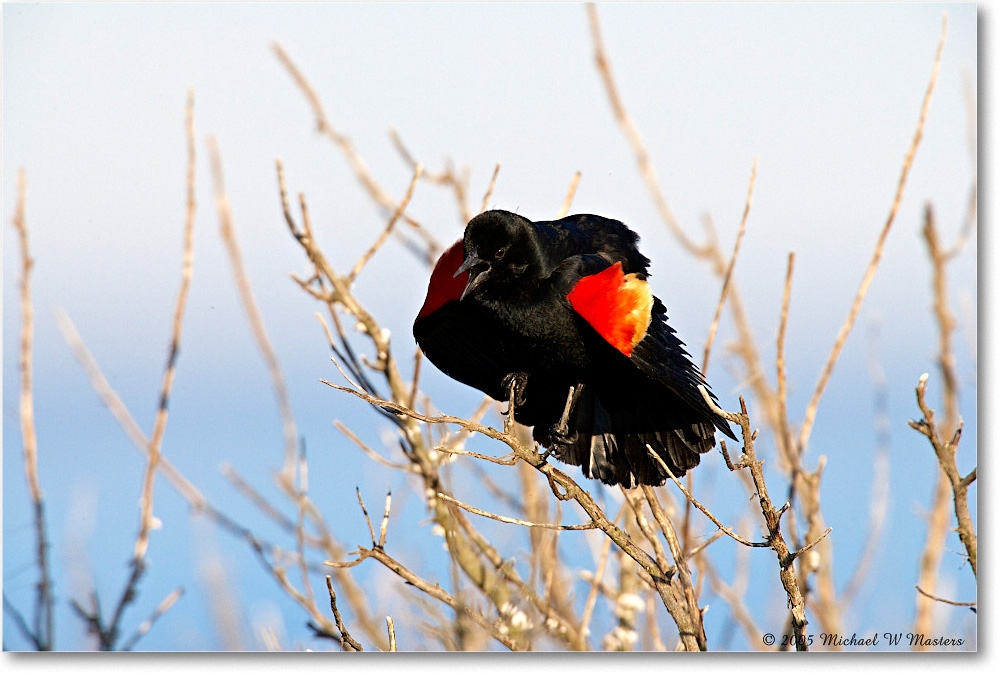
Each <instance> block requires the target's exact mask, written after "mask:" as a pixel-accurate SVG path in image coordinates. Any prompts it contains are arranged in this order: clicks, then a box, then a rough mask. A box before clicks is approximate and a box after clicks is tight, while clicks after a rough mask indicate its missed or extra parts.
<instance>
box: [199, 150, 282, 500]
mask: <svg viewBox="0 0 1000 675" xmlns="http://www.w3.org/2000/svg"><path fill="white" fill-rule="evenodd" d="M208 153H209V157H210V158H211V161H212V178H213V180H214V183H215V207H216V210H217V211H218V213H219V224H220V233H221V235H222V241H223V243H224V244H225V246H226V253H227V254H228V256H229V264H230V266H231V267H232V272H233V278H234V280H235V281H236V288H237V290H238V291H239V295H240V302H241V303H242V304H243V311H244V313H245V314H246V316H247V320H248V321H249V322H250V329H251V332H252V334H253V337H254V342H256V344H257V349H258V350H259V351H260V353H261V356H262V357H263V358H264V362H265V363H266V364H267V371H268V374H269V375H270V376H271V384H272V386H273V388H274V395H275V398H276V399H277V403H278V410H279V412H280V413H281V427H282V430H283V432H284V437H285V464H284V467H283V468H282V470H281V474H280V475H279V481H280V482H281V484H282V487H284V488H285V489H286V490H287V491H289V492H292V491H293V488H292V477H293V476H294V474H295V455H296V450H297V446H298V432H297V431H296V429H295V417H294V415H293V414H292V404H291V401H290V400H289V397H288V388H287V387H286V386H285V376H284V374H283V373H282V371H281V364H280V363H279V362H278V355H277V353H276V352H275V350H274V346H273V345H272V344H271V339H270V338H269V337H268V335H267V329H266V328H265V326H264V317H263V316H262V315H261V313H260V308H259V307H258V305H257V300H256V299H255V298H254V294H253V289H252V288H251V286H250V279H249V277H247V274H246V269H245V267H244V265H243V254H242V253H241V252H240V246H239V242H238V241H237V239H236V230H235V227H234V225H233V216H232V211H231V209H230V207H229V197H228V195H227V194H226V186H225V182H224V179H223V173H222V157H221V155H220V153H219V146H218V143H217V142H216V141H215V138H211V137H210V138H209V140H208Z"/></svg>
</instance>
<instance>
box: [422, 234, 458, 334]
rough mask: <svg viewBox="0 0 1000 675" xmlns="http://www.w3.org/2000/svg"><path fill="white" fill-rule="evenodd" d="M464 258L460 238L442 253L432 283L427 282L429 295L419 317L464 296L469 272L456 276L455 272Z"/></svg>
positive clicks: (432, 274) (435, 266)
mask: <svg viewBox="0 0 1000 675" xmlns="http://www.w3.org/2000/svg"><path fill="white" fill-rule="evenodd" d="M463 260H465V249H464V248H462V240H461V239H459V240H458V241H456V242H455V243H454V244H452V245H451V246H450V247H449V248H448V250H447V251H445V252H444V253H442V254H441V257H440V258H438V261H437V264H435V265H434V271H433V272H431V280H430V283H429V284H427V297H426V298H424V305H423V307H421V308H420V312H419V313H418V314H417V318H418V319H419V318H421V317H424V316H427V315H428V314H430V313H432V312H435V311H437V310H438V309H440V308H441V307H442V305H444V304H445V303H446V302H449V301H451V300H458V299H459V298H461V297H462V291H464V290H465V285H466V284H467V283H468V282H469V273H468V272H463V273H462V274H459V275H458V276H457V277H456V276H455V272H456V271H457V270H458V268H459V267H461V266H462V261H463Z"/></svg>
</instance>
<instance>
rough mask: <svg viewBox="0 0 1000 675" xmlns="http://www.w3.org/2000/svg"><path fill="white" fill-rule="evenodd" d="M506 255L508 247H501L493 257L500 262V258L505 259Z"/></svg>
mask: <svg viewBox="0 0 1000 675" xmlns="http://www.w3.org/2000/svg"><path fill="white" fill-rule="evenodd" d="M506 254H507V247H506V246H501V247H500V248H498V249H497V252H496V253H494V254H493V257H494V259H496V260H500V258H502V257H504V256H505V255H506Z"/></svg>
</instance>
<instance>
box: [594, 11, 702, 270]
mask: <svg viewBox="0 0 1000 675" xmlns="http://www.w3.org/2000/svg"><path fill="white" fill-rule="evenodd" d="M587 18H588V20H589V22H590V35H591V40H592V42H593V44H594V60H595V61H596V62H597V70H598V72H600V74H601V81H602V82H603V83H604V89H605V92H606V93H607V96H608V101H609V102H610V103H611V110H612V111H613V112H614V114H615V119H616V120H617V121H618V125H619V126H620V127H621V129H622V131H623V132H624V133H625V137H626V138H627V139H628V142H629V145H630V146H632V151H633V152H634V153H635V156H636V161H637V162H638V164H639V173H640V174H641V175H642V178H643V180H644V181H645V182H646V187H647V188H648V189H649V193H650V195H651V196H652V198H653V203H654V204H656V209H657V211H659V214H660V218H661V219H662V220H663V222H664V223H666V225H667V227H668V228H669V229H670V231H671V232H672V233H673V235H674V237H676V238H677V241H678V242H680V244H681V245H682V246H683V247H684V248H685V249H686V250H687V251H688V252H689V253H691V254H692V255H694V256H696V257H704V256H705V255H706V253H707V247H706V246H705V245H701V246H699V245H698V244H695V243H694V241H692V240H691V239H690V238H689V237H688V235H687V233H686V232H684V229H683V228H682V227H681V225H680V223H679V222H677V218H676V216H674V212H673V210H672V209H671V208H670V205H669V204H668V203H667V199H666V197H665V196H664V195H663V191H662V190H661V189H660V181H659V179H658V178H657V177H656V169H654V168H653V162H652V161H651V160H650V159H649V152H648V151H647V150H646V143H645V141H643V139H642V134H640V133H639V129H638V128H637V127H636V126H635V122H633V121H632V116H631V115H629V113H628V110H626V109H625V104H624V103H623V102H622V99H621V95H620V94H619V93H618V85H617V84H615V79H614V75H613V74H612V72H611V63H610V62H609V61H608V56H607V52H606V50H605V48H604V39H603V38H602V37H601V25H600V21H599V20H598V18H597V7H596V5H594V4H593V3H587Z"/></svg>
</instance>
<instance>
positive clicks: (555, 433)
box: [549, 423, 580, 448]
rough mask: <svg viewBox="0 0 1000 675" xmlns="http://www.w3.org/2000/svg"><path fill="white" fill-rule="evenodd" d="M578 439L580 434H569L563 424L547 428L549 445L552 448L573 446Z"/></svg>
mask: <svg viewBox="0 0 1000 675" xmlns="http://www.w3.org/2000/svg"><path fill="white" fill-rule="evenodd" d="M579 437H580V434H578V433H577V432H575V431H573V432H570V430H569V428H568V427H567V426H566V425H565V424H562V423H560V424H554V425H552V426H551V427H549V443H550V445H551V446H552V447H553V448H556V447H560V446H567V445H573V444H574V443H576V439H578V438H579Z"/></svg>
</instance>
